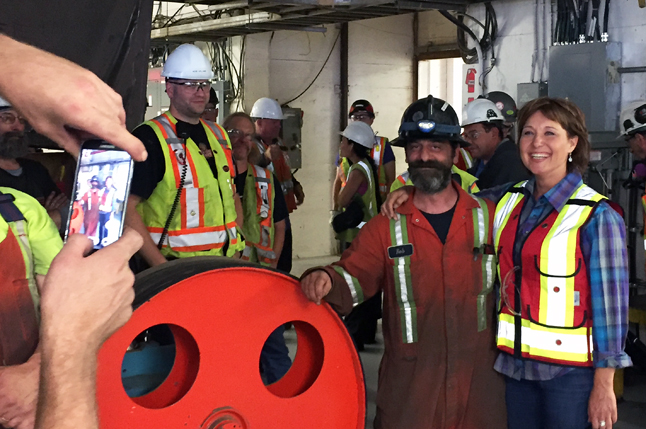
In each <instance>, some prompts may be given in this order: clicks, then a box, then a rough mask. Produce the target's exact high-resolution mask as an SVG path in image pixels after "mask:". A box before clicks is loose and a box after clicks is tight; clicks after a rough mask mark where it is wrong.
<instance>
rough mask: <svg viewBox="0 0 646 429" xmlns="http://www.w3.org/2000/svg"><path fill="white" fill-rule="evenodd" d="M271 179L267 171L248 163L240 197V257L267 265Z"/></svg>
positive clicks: (271, 232)
mask: <svg viewBox="0 0 646 429" xmlns="http://www.w3.org/2000/svg"><path fill="white" fill-rule="evenodd" d="M275 195H276V194H275V190H274V179H273V176H272V174H271V171H269V169H267V168H262V167H259V166H257V165H250V166H249V168H248V170H247V177H246V179H245V186H244V194H243V197H242V211H243V213H244V236H245V244H246V246H245V249H244V251H243V252H242V259H244V260H246V261H251V262H259V263H260V264H262V265H270V264H271V262H272V261H273V260H275V259H276V254H275V253H274V197H275Z"/></svg>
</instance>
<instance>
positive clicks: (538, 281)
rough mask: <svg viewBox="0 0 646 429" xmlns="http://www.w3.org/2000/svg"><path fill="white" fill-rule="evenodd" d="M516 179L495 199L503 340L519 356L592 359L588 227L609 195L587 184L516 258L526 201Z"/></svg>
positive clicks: (572, 362) (569, 361) (576, 362)
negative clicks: (584, 234) (584, 235)
mask: <svg viewBox="0 0 646 429" xmlns="http://www.w3.org/2000/svg"><path fill="white" fill-rule="evenodd" d="M526 184H527V181H525V182H520V183H519V184H517V185H515V186H514V187H513V188H512V189H511V190H510V191H509V192H508V193H507V194H505V195H504V196H503V198H502V199H501V200H500V202H499V203H498V205H497V206H496V215H495V218H494V239H495V247H496V253H497V255H498V263H499V265H498V276H499V278H500V280H501V286H500V287H501V291H500V295H501V296H500V298H501V299H500V303H499V305H500V308H499V313H500V314H499V318H498V334H497V344H498V348H499V349H501V350H502V351H504V352H506V353H509V354H512V355H513V356H515V357H517V358H524V359H531V360H537V361H542V362H548V363H554V364H560V365H568V366H583V367H589V366H592V349H593V346H592V310H591V308H592V306H591V302H590V283H589V278H588V270H587V266H586V263H585V261H584V259H583V254H582V252H581V243H580V233H581V227H582V226H583V225H585V224H586V222H587V221H588V219H589V218H590V215H591V214H592V212H593V211H594V209H595V207H596V206H597V204H598V203H599V201H601V200H602V199H604V198H605V197H604V196H603V195H601V194H599V193H597V192H596V191H595V190H593V189H591V188H589V187H588V186H586V185H584V184H581V185H580V186H579V187H578V188H577V189H576V190H575V192H574V194H573V195H572V197H571V198H570V199H569V200H568V201H567V202H566V204H565V206H564V207H563V209H561V211H560V212H557V211H556V210H552V213H550V214H549V215H548V217H547V218H546V219H545V220H544V221H543V222H541V224H540V225H538V226H537V227H536V228H535V229H534V230H533V231H531V232H530V233H529V236H528V237H527V239H526V241H525V243H524V245H523V247H522V249H521V254H520V261H519V262H520V265H517V264H515V263H514V255H513V249H514V244H515V241H516V234H517V229H518V224H519V221H520V214H521V211H522V208H523V205H524V199H525V196H524V194H523V188H524V187H525V186H526Z"/></svg>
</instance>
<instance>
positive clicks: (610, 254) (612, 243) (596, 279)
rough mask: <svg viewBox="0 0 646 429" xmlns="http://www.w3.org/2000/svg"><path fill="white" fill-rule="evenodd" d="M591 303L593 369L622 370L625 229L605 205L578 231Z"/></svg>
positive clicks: (624, 359) (626, 362)
mask: <svg viewBox="0 0 646 429" xmlns="http://www.w3.org/2000/svg"><path fill="white" fill-rule="evenodd" d="M581 245H582V249H581V250H582V252H583V257H584V258H585V260H586V261H587V265H588V275H589V278H590V298H591V303H592V342H593V348H594V351H593V360H594V366H595V367H596V368H624V367H627V366H630V365H631V364H632V363H631V360H630V357H628V355H627V354H626V352H625V351H624V347H625V341H626V333H627V331H628V256H627V255H626V226H625V224H624V221H623V219H622V218H621V216H620V215H619V214H618V213H617V212H616V211H614V210H613V209H612V208H611V207H610V206H609V205H608V204H607V203H606V202H601V203H599V206H598V207H597V208H596V209H595V211H594V212H593V214H592V217H591V218H590V221H589V222H588V224H587V225H585V226H584V228H583V229H582V234H581Z"/></svg>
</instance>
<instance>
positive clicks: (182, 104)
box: [126, 44, 244, 266]
mask: <svg viewBox="0 0 646 429" xmlns="http://www.w3.org/2000/svg"><path fill="white" fill-rule="evenodd" d="M162 76H164V77H165V78H166V92H167V93H168V97H169V98H170V102H171V103H170V109H169V110H168V111H167V112H165V113H164V114H162V115H160V116H158V117H156V118H154V119H152V120H150V121H147V122H145V123H143V124H142V125H140V126H139V127H137V128H136V129H135V130H134V132H133V134H134V135H135V137H137V138H139V139H140V140H141V141H142V142H143V143H144V146H145V147H146V150H147V151H148V159H146V161H144V162H140V163H137V164H135V169H134V173H133V180H132V187H131V194H130V198H129V199H128V208H127V210H126V224H127V225H129V226H131V227H132V228H134V229H135V230H136V231H138V232H139V233H140V234H141V235H142V236H143V237H144V245H143V247H142V248H141V250H140V252H139V254H140V255H141V256H142V257H143V259H144V260H145V262H146V263H147V265H149V266H155V265H159V264H162V263H164V262H166V260H167V259H177V258H185V257H191V256H202V255H217V256H234V255H236V254H238V252H240V251H242V250H243V249H244V242H243V240H242V238H241V235H240V232H239V231H238V229H237V228H238V227H239V226H240V225H238V224H237V223H236V222H238V223H240V224H241V223H242V208H241V204H240V199H239V197H238V196H237V195H236V194H235V192H234V185H233V182H234V177H235V171H234V167H233V163H232V159H231V145H230V142H229V137H228V136H227V134H226V132H225V131H224V130H223V129H222V128H221V127H220V126H219V125H217V124H216V123H214V122H209V121H205V120H203V119H201V118H200V116H201V115H202V113H203V112H204V109H205V106H206V104H207V103H208V101H209V89H210V81H211V79H212V78H213V71H212V69H211V64H210V62H209V61H208V59H207V58H206V56H205V55H204V54H203V53H202V51H201V50H200V49H199V48H197V47H196V46H194V45H189V44H185V45H181V46H179V47H178V48H177V49H176V50H175V51H173V52H172V53H171V54H170V55H169V56H168V59H167V60H166V63H165V64H164V68H163V71H162Z"/></svg>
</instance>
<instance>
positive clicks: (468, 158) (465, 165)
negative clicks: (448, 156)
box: [455, 147, 474, 170]
mask: <svg viewBox="0 0 646 429" xmlns="http://www.w3.org/2000/svg"><path fill="white" fill-rule="evenodd" d="M473 164H474V162H473V155H471V154H470V153H469V151H468V150H466V149H465V148H463V147H461V148H460V149H459V150H458V162H456V163H455V165H457V167H458V168H459V169H460V170H468V169H469V168H471V167H473Z"/></svg>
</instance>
